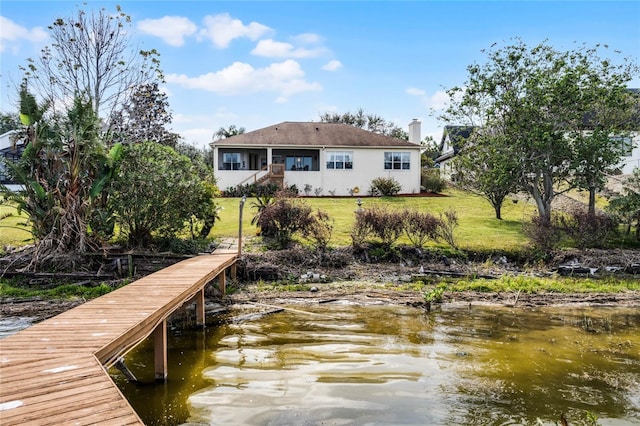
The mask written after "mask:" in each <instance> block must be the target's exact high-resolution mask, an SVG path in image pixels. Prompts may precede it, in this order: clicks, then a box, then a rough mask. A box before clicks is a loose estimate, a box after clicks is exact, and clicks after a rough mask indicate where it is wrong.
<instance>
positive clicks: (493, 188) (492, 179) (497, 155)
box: [453, 129, 518, 220]
mask: <svg viewBox="0 0 640 426" xmlns="http://www.w3.org/2000/svg"><path fill="white" fill-rule="evenodd" d="M487 130H488V129H477V130H476V131H474V132H473V133H472V134H471V136H470V137H469V138H468V139H466V140H462V141H460V143H461V151H460V155H458V156H457V157H455V158H454V160H453V162H454V166H453V167H454V169H455V175H456V184H457V185H459V186H460V187H462V188H464V189H466V190H468V191H470V192H474V193H476V194H479V195H480V196H482V197H484V198H485V199H487V201H489V203H491V206H492V207H493V209H494V211H495V215H496V219H498V220H500V219H502V213H501V211H502V204H503V203H504V200H505V198H506V197H507V196H508V195H509V194H510V193H513V192H515V188H516V182H515V179H514V173H515V172H516V170H517V167H518V162H517V159H516V158H513V157H511V156H510V155H508V153H509V142H508V141H507V140H506V139H505V137H504V136H503V135H495V134H491V133H490V132H489V131H487Z"/></svg>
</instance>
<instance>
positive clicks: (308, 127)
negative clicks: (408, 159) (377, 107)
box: [213, 121, 419, 148]
mask: <svg viewBox="0 0 640 426" xmlns="http://www.w3.org/2000/svg"><path fill="white" fill-rule="evenodd" d="M213 145H215V146H267V145H271V146H297V147H299V146H306V147H321V146H329V147H398V148H403V147H405V148H406V147H412V148H416V147H418V146H419V145H417V144H414V143H411V142H408V141H405V140H402V139H397V138H393V137H390V136H384V135H380V134H377V133H372V132H369V131H367V130H363V129H359V128H357V127H353V126H349V125H347V124H341V123H314V122H290V121H285V122H283V123H280V124H275V125H273V126H269V127H265V128H263V129H258V130H254V131H252V132H248V133H244V134H242V135H236V136H232V137H230V138H226V139H220V140H219V141H216V142H214V143H213Z"/></svg>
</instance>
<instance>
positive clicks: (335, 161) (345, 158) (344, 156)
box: [325, 151, 353, 170]
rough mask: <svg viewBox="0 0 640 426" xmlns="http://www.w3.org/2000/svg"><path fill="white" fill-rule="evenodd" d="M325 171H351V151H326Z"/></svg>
mask: <svg viewBox="0 0 640 426" xmlns="http://www.w3.org/2000/svg"><path fill="white" fill-rule="evenodd" d="M326 158H327V161H325V167H326V168H327V170H353V151H327V153H326Z"/></svg>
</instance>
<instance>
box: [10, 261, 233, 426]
mask: <svg viewBox="0 0 640 426" xmlns="http://www.w3.org/2000/svg"><path fill="white" fill-rule="evenodd" d="M236 259H237V253H236V252H232V251H228V252H223V253H219V254H218V253H216V254H213V255H202V256H197V257H194V258H191V259H187V260H184V261H182V262H179V263H176V264H174V265H172V266H169V267H167V268H165V269H163V270H161V271H158V272H155V273H153V274H151V275H147V276H145V277H143V278H141V279H139V280H137V281H135V282H133V283H131V284H128V285H126V286H124V287H122V288H120V289H118V290H115V291H113V292H111V293H109V294H106V295H104V296H102V297H99V298H97V299H94V300H91V301H89V302H87V303H84V304H83V305H80V306H78V307H76V308H73V309H71V310H69V311H67V312H64V313H62V314H60V315H58V316H55V317H53V318H50V319H48V320H46V321H43V322H41V323H38V324H36V325H34V326H32V327H29V328H27V329H25V330H23V331H21V332H19V333H17V334H14V335H12V336H9V337H6V338H4V339H1V340H0V424H1V425H3V426H8V425H27V424H28V425H71V424H73V425H89V424H107V425H109V424H111V425H119V426H120V425H133V424H135V425H141V424H143V423H142V421H141V420H140V418H139V417H138V415H137V414H136V413H135V411H134V410H133V409H132V408H131V406H130V405H129V403H128V401H127V400H126V399H125V398H124V396H123V395H122V394H121V393H120V390H119V389H118V388H117V386H116V385H115V384H114V383H113V381H112V380H111V378H110V377H109V374H108V372H107V368H109V367H110V366H112V365H114V364H115V363H116V362H117V361H118V360H119V359H120V358H121V357H122V356H123V355H124V354H126V353H127V352H128V351H129V350H131V349H132V348H133V347H135V346H136V345H137V344H138V343H140V342H141V341H142V340H143V339H145V338H146V337H148V336H153V338H154V345H155V359H154V364H155V370H156V379H159V380H164V379H166V377H167V374H168V372H167V351H166V342H167V335H166V320H167V318H168V317H169V316H170V315H171V314H172V313H173V312H174V311H176V310H177V309H178V308H180V307H181V306H183V305H184V304H185V303H195V304H196V317H197V318H196V319H197V321H198V323H202V324H204V319H205V318H204V287H205V286H206V285H207V284H208V283H210V282H211V281H213V280H214V279H216V278H218V285H219V286H220V289H221V290H222V291H223V292H224V290H225V279H226V278H225V277H226V273H225V271H227V270H231V273H232V274H235V262H236Z"/></svg>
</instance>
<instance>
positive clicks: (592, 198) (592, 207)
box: [589, 187, 596, 216]
mask: <svg viewBox="0 0 640 426" xmlns="http://www.w3.org/2000/svg"><path fill="white" fill-rule="evenodd" d="M595 215H596V188H595V187H591V188H589V216H595Z"/></svg>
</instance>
